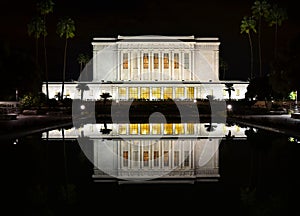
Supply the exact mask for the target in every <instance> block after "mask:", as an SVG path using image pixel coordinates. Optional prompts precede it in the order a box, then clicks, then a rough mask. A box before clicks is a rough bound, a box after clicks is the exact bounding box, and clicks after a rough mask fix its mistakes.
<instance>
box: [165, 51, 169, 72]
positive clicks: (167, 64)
mask: <svg viewBox="0 0 300 216" xmlns="http://www.w3.org/2000/svg"><path fill="white" fill-rule="evenodd" d="M164 69H169V54H168V53H164Z"/></svg>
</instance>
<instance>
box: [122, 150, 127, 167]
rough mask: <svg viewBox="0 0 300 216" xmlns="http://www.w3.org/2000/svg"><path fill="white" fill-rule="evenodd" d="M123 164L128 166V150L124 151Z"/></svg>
mask: <svg viewBox="0 0 300 216" xmlns="http://www.w3.org/2000/svg"><path fill="white" fill-rule="evenodd" d="M123 166H124V167H128V151H123Z"/></svg>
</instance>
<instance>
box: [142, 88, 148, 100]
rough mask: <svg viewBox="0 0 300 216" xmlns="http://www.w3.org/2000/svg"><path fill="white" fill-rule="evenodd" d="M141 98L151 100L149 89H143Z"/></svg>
mask: <svg viewBox="0 0 300 216" xmlns="http://www.w3.org/2000/svg"><path fill="white" fill-rule="evenodd" d="M141 98H144V99H149V98H150V90H149V88H141Z"/></svg>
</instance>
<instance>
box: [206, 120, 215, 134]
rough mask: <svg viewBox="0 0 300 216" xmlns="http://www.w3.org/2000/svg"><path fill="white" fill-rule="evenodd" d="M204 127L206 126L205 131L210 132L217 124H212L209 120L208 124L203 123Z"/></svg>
mask: <svg viewBox="0 0 300 216" xmlns="http://www.w3.org/2000/svg"><path fill="white" fill-rule="evenodd" d="M204 127H206V131H207V132H212V131H215V128H216V127H217V125H212V123H211V122H210V123H209V124H208V125H204Z"/></svg>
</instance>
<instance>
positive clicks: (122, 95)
mask: <svg viewBox="0 0 300 216" xmlns="http://www.w3.org/2000/svg"><path fill="white" fill-rule="evenodd" d="M119 98H121V99H123V98H126V88H119Z"/></svg>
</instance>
